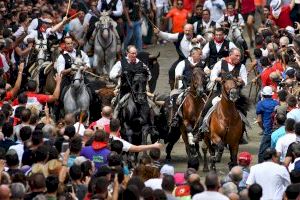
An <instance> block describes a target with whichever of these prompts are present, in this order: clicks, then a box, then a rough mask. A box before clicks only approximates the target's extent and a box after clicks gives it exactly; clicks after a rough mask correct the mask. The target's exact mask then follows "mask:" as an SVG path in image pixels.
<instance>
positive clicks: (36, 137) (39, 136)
mask: <svg viewBox="0 0 300 200" xmlns="http://www.w3.org/2000/svg"><path fill="white" fill-rule="evenodd" d="M31 142H32V144H33V145H39V144H41V143H42V142H43V132H42V131H41V130H34V131H33V132H32V135H31Z"/></svg>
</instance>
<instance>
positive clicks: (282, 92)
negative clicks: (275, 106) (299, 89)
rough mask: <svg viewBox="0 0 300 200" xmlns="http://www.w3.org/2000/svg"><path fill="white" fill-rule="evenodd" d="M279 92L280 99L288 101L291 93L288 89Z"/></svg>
mask: <svg viewBox="0 0 300 200" xmlns="http://www.w3.org/2000/svg"><path fill="white" fill-rule="evenodd" d="M277 94H278V99H279V101H286V98H287V96H288V94H289V93H288V92H287V91H286V90H279V91H278V93H277Z"/></svg>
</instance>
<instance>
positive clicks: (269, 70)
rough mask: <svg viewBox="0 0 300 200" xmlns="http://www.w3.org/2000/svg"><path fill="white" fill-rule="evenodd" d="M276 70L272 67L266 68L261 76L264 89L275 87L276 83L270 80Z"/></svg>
mask: <svg viewBox="0 0 300 200" xmlns="http://www.w3.org/2000/svg"><path fill="white" fill-rule="evenodd" d="M273 71H274V70H273V69H272V67H268V68H266V69H265V70H264V71H263V72H262V73H261V75H260V78H261V85H262V87H265V86H268V85H269V86H273V85H274V83H273V81H272V80H271V78H270V74H271V73H272V72H273Z"/></svg>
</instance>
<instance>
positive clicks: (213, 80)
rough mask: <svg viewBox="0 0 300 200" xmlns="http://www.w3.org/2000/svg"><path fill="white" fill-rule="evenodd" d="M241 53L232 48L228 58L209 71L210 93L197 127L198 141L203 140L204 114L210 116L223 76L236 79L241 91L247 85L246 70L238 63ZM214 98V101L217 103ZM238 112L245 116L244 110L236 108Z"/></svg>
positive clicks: (205, 126) (204, 128) (205, 117)
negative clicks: (198, 129) (198, 128)
mask: <svg viewBox="0 0 300 200" xmlns="http://www.w3.org/2000/svg"><path fill="white" fill-rule="evenodd" d="M240 59H241V52H240V49H238V48H232V49H231V50H230V52H229V56H228V57H226V58H224V59H222V60H220V61H218V62H217V63H216V64H215V65H214V67H213V69H212V70H211V75H210V83H209V84H208V85H207V88H208V89H210V90H213V91H212V94H211V96H210V98H209V99H208V100H207V101H206V104H205V106H204V108H203V111H202V114H201V117H200V120H199V125H200V129H201V130H200V139H201V138H203V134H204V133H205V132H207V123H206V122H204V119H207V118H208V116H206V114H208V115H209V114H210V113H211V112H208V111H210V108H211V107H212V106H213V100H214V99H215V98H216V97H218V96H220V94H221V82H222V80H223V78H225V76H227V75H228V74H230V75H231V76H233V77H234V78H236V82H237V84H238V85H239V86H240V89H242V88H243V87H244V86H245V85H247V70H246V67H245V65H244V64H241V63H240ZM217 100H218V98H216V99H215V100H214V101H217ZM238 109H239V110H240V112H242V113H243V114H244V115H246V113H245V111H244V110H241V109H240V108H238Z"/></svg>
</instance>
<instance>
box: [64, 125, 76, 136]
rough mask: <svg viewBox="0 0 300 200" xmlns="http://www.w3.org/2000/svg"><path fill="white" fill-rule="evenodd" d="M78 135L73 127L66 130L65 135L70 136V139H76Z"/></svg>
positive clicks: (70, 126)
mask: <svg viewBox="0 0 300 200" xmlns="http://www.w3.org/2000/svg"><path fill="white" fill-rule="evenodd" d="M75 134H76V129H75V127H74V126H73V125H69V126H67V127H66V128H65V131H64V135H66V136H68V137H69V138H72V137H74V135H75Z"/></svg>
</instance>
